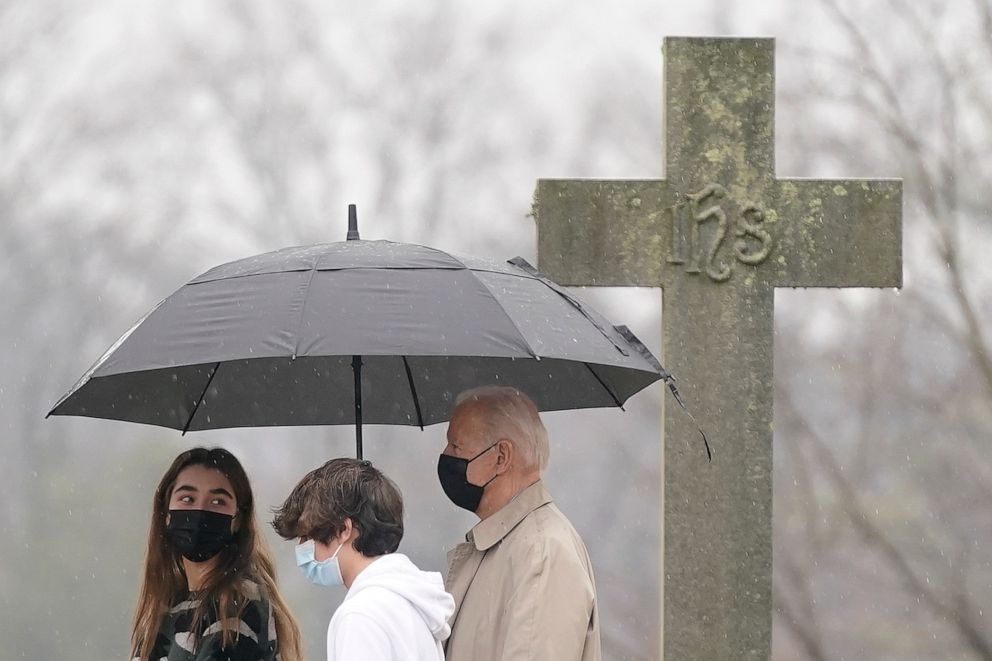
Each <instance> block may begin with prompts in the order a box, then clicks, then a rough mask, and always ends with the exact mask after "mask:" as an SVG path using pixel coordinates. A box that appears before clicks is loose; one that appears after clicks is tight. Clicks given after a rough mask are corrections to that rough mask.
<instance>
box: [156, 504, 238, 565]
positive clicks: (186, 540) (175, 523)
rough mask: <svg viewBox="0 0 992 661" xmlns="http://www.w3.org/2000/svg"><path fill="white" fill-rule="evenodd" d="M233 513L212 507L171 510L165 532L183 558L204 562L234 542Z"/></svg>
mask: <svg viewBox="0 0 992 661" xmlns="http://www.w3.org/2000/svg"><path fill="white" fill-rule="evenodd" d="M233 520H234V517H233V516H231V515H230V514H221V513H220V512H211V511H209V510H169V523H168V524H167V525H166V526H165V535H166V537H168V538H169V541H171V542H172V544H173V545H174V546H175V547H176V549H178V550H179V552H180V553H181V554H182V556H183V557H184V558H186V559H187V560H192V561H193V562H204V561H205V560H209V559H210V558H212V557H214V556H215V555H217V554H218V553H220V552H221V550H223V548H224V547H225V546H227V545H228V544H230V543H231V540H232V539H233V538H234V533H233V532H231V522H232V521H233Z"/></svg>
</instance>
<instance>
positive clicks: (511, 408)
mask: <svg viewBox="0 0 992 661" xmlns="http://www.w3.org/2000/svg"><path fill="white" fill-rule="evenodd" d="M470 403H472V404H477V405H479V406H480V407H481V411H482V415H481V416H480V419H479V422H480V423H481V425H482V427H483V429H484V430H485V432H484V433H485V435H486V445H491V444H493V443H495V442H496V441H498V440H499V439H501V438H507V439H510V440H511V441H512V442H513V444H514V446H515V447H516V448H517V450H518V451H519V452H520V454H521V455H522V457H523V460H524V464H525V467H526V468H535V467H536V468H538V469H539V470H540V471H541V472H542V473H543V472H544V469H545V468H547V467H548V459H549V458H550V456H551V448H550V447H549V444H548V430H547V429H545V428H544V423H543V422H541V416H540V414H539V413H538V411H537V407H536V406H535V405H534V402H533V401H531V399H530V397H528V396H527V395H525V394H524V393H523V392H521V391H520V390H517V389H516V388H513V387H511V386H480V387H478V388H472V389H471V390H466V391H465V392H463V393H461V394H460V395H458V397H457V398H456V399H455V409H458V408H459V407H461V406H463V405H466V404H470Z"/></svg>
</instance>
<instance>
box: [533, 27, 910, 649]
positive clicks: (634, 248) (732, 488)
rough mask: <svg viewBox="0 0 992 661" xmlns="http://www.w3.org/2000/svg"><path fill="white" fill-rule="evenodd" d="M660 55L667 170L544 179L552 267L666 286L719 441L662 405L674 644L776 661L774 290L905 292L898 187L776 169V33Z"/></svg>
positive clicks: (542, 243)
mask: <svg viewBox="0 0 992 661" xmlns="http://www.w3.org/2000/svg"><path fill="white" fill-rule="evenodd" d="M663 53H664V62H665V101H664V111H665V129H664V131H665V132H664V139H665V144H666V146H667V149H666V151H667V163H666V175H667V179H661V180H649V181H602V180H578V181H576V180H544V179H542V180H540V181H539V182H538V184H537V190H536V192H535V199H534V214H535V218H536V220H537V225H538V255H539V265H540V268H541V270H542V271H543V272H545V273H546V274H548V275H549V276H550V277H551V278H553V279H554V280H556V281H557V282H559V283H561V284H567V285H577V286H583V285H602V286H639V287H659V286H660V287H662V290H663V294H662V300H663V307H662V325H663V332H662V354H663V355H662V363H663V364H664V365H665V367H667V368H668V369H669V370H671V371H672V373H673V374H674V375H675V377H676V378H677V379H678V381H679V385H680V390H681V392H682V395H683V397H684V399H685V400H686V403H687V405H688V407H689V409H690V410H691V411H692V412H693V413H694V415H695V417H696V418H697V419H698V420H699V421H700V424H701V425H702V427H703V428H704V430H705V431H706V433H707V436H708V437H709V439H710V442H711V445H712V446H713V452H714V458H713V461H712V463H710V464H708V463H707V460H706V453H705V451H704V449H703V448H702V444H701V442H700V441H699V438H698V434H697V430H696V427H695V425H694V424H693V423H692V421H691V420H690V419H689V418H688V417H687V416H686V415H685V414H684V413H682V412H681V411H680V410H679V409H678V408H676V407H672V406H666V407H665V413H664V452H663V464H664V465H663V468H662V473H663V476H664V486H663V499H664V500H663V503H662V511H663V512H664V521H663V526H664V530H663V535H662V565H663V571H662V612H663V615H662V623H661V640H662V642H661V645H662V649H663V655H664V658H665V659H666V660H668V661H686V660H690V659H698V660H700V661H717V660H724V659H725V660H727V661H731V660H732V661H740V660H742V659H747V660H757V659H761V660H765V659H768V658H769V657H770V654H771V616H772V589H771V581H772V398H773V395H772V393H773V388H772V377H773V369H772V338H773V314H774V298H775V288H776V287H898V286H900V285H901V283H902V242H901V216H902V187H901V182H900V181H898V180H812V179H777V178H776V177H775V142H774V138H773V135H774V134H773V131H774V124H775V115H774V112H775V86H774V41H773V40H771V39H709V38H706V39H696V38H667V39H666V40H665V43H664V47H663ZM630 440H631V439H625V440H624V442H629V441H630ZM631 571H632V572H636V568H631ZM631 575H633V573H632V574H631Z"/></svg>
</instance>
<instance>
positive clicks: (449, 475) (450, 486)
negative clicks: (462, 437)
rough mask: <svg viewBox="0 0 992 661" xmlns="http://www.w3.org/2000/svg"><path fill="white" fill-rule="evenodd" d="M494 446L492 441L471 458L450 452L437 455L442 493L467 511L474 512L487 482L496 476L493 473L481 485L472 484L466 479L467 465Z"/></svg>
mask: <svg viewBox="0 0 992 661" xmlns="http://www.w3.org/2000/svg"><path fill="white" fill-rule="evenodd" d="M494 447H496V443H493V444H492V445H490V446H489V447H488V448H486V449H485V450H483V451H482V452H480V453H479V454H477V455H475V456H474V457H472V458H471V459H462V458H461V457H452V456H451V455H450V454H442V455H441V456H440V457H438V459H437V479H438V480H440V482H441V488H442V489H443V490H444V495H446V496H447V497H448V499H449V500H451V502H453V503H454V504H455V505H458V507H461V508H463V509H467V510H468V511H469V512H475V511H476V510H477V509H479V503H480V502H482V493H483V492H484V491H485V490H486V487H487V486H489V482H492V481H493V480H495V479H496V478H497V477H498V474H497V475H493V476H492V477H491V478H490V479H489V482H486V483H485V484H483V485H482V486H479V485H478V484H472V483H471V482H469V481H468V465H469V464H470V463H472V462H473V461H475V460H476V459H478V458H479V457H481V456H482V455H484V454H485V453H487V452H489V451H490V450H492V449H493V448H494Z"/></svg>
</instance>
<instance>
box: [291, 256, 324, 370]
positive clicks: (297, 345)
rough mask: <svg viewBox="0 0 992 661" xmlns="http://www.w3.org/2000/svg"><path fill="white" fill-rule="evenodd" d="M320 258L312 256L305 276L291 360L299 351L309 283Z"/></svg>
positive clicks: (308, 296)
mask: <svg viewBox="0 0 992 661" xmlns="http://www.w3.org/2000/svg"><path fill="white" fill-rule="evenodd" d="M319 261H320V260H319V259H318V258H316V257H315V258H314V260H313V266H311V267H310V277H309V278H307V288H306V291H304V292H303V302H302V303H300V319H299V321H298V322H297V324H296V342H295V344H294V345H293V360H296V356H297V355H298V354H299V353H300V340H301V338H302V337H303V316H304V315H305V314H306V311H307V301H308V300H309V299H310V285H311V284H313V276H314V275H315V274H316V273H317V263H318V262H319Z"/></svg>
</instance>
